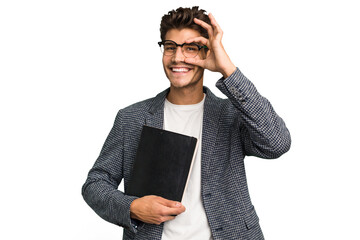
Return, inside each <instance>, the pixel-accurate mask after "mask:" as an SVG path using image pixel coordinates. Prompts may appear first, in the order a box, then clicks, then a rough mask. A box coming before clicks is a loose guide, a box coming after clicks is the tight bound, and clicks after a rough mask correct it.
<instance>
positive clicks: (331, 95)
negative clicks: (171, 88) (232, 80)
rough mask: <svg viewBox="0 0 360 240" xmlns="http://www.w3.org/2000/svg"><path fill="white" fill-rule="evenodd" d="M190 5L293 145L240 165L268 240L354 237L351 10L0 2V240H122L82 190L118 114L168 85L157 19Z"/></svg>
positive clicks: (312, 1) (355, 44) (355, 94)
mask: <svg viewBox="0 0 360 240" xmlns="http://www.w3.org/2000/svg"><path fill="white" fill-rule="evenodd" d="M193 5H199V6H200V7H201V8H204V9H206V10H207V11H208V12H212V13H213V14H214V16H215V18H216V19H217V21H218V23H219V24H220V26H221V27H222V28H223V30H224V33H225V34H224V39H223V43H224V45H225V48H226V50H227V52H228V54H229V55H230V57H231V59H232V61H233V62H234V63H235V64H236V65H237V66H238V67H239V68H240V69H241V70H242V72H243V73H244V74H245V75H246V76H247V77H248V78H249V79H250V80H252V82H253V83H254V84H255V85H256V86H257V88H258V90H259V92H260V93H261V94H262V95H264V96H265V97H267V98H268V99H269V100H270V101H271V102H272V104H273V106H274V108H275V110H276V111H277V112H278V113H279V115H280V116H281V117H282V118H283V119H284V120H285V122H286V124H287V126H288V128H289V129H290V132H291V134H292V140H293V142H292V148H291V150H290V152H289V153H287V154H285V155H284V156H282V157H281V158H280V159H278V160H274V161H273V160H262V159H257V158H248V159H247V160H246V165H247V175H248V181H249V187H250V192H251V196H252V200H253V203H254V205H255V207H256V209H257V212H258V215H259V217H260V219H261V220H260V223H261V226H262V228H263V231H264V234H265V237H266V239H267V240H304V239H306V240H308V239H311V240H312V239H314V240H318V239H360V233H359V231H358V227H359V216H360V208H359V203H360V197H359V183H360V177H359V170H360V164H359V160H360V157H359V149H360V148H359V140H358V136H359V134H360V131H359V122H360V118H359V100H360V99H359V85H358V82H359V81H360V73H359V67H360V57H359V56H360V47H359V46H360V44H359V43H360V34H359V33H360V31H359V29H360V27H359V23H360V14H359V6H357V1H355V0H354V1H351V0H341V1H340V0H339V1H332V0H327V1H325V0H323V1H321V0H303V1H289V0H287V1H285V0H283V1H281V0H274V1H265V0H258V1H256V0H252V1H250V0H249V1H225V0H222V1H91V0H90V1H89V0H86V1H85V0H84V1H80V0H62V1H50V0H48V1H45V0H43V1H40V0H34V1H17V0H12V1H10V0H8V1H5V0H3V1H1V2H0V80H1V85H0V104H1V108H0V114H1V118H0V149H1V151H0V158H1V165H0V178H1V179H0V184H1V188H0V191H1V197H0V218H1V222H2V223H1V232H0V238H1V239H84V240H89V239H93V240H95V239H109V240H110V239H114V240H115V239H121V236H122V229H121V228H119V227H117V226H115V225H113V224H110V223H107V222H105V221H104V220H102V219H101V218H100V217H98V216H97V215H96V214H95V213H94V212H93V211H92V210H91V209H90V208H89V207H88V206H87V205H86V203H85V202H84V201H83V199H82V196H81V186H82V184H83V183H84V181H85V179H86V176H87V172H88V171H89V169H90V168H91V166H92V165H93V163H94V161H95V160H96V158H97V156H98V154H99V152H100V149H101V147H102V144H103V142H104V141H105V138H106V136H107V134H108V132H109V131H110V128H111V127H112V124H113V121H114V119H115V115H116V113H117V111H118V110H119V109H120V108H123V107H125V106H127V105H129V104H131V103H134V102H137V101H140V100H143V99H146V98H149V97H152V96H154V95H155V94H157V93H158V92H160V91H162V90H163V89H165V88H166V87H168V85H169V83H168V80H167V79H166V77H165V75H164V73H163V70H162V64H161V54H160V51H159V49H158V45H157V42H158V41H159V40H160V33H159V24H160V19H161V17H162V15H163V14H165V13H167V11H169V10H171V9H174V8H177V7H179V6H193ZM218 78H220V75H219V74H218V73H209V72H206V75H205V85H207V86H209V87H210V88H211V90H212V91H213V92H215V93H216V94H217V95H218V96H221V97H224V96H223V95H222V94H221V93H220V92H219V91H218V90H217V89H216V88H215V82H216V80H217V79H218Z"/></svg>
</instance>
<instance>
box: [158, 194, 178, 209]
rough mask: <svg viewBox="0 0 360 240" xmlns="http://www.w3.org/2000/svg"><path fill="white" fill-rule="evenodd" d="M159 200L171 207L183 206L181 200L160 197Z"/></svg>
mask: <svg viewBox="0 0 360 240" xmlns="http://www.w3.org/2000/svg"><path fill="white" fill-rule="evenodd" d="M159 202H160V203H161V204H162V205H164V206H166V207H169V208H179V207H181V206H182V204H181V202H177V201H172V200H168V199H166V198H162V197H159Z"/></svg>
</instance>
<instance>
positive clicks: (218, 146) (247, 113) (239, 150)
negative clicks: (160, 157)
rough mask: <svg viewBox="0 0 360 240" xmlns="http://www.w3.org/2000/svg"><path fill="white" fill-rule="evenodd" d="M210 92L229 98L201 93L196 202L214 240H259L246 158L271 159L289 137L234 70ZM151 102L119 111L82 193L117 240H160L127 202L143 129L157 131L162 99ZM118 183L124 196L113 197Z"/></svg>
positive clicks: (283, 149)
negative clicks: (117, 232)
mask: <svg viewBox="0 0 360 240" xmlns="http://www.w3.org/2000/svg"><path fill="white" fill-rule="evenodd" d="M216 86H217V87H218V88H219V89H220V90H221V91H222V92H223V93H224V94H225V95H226V96H227V97H228V98H227V99H220V98H217V97H216V96H215V95H214V94H213V93H211V91H210V90H209V89H208V88H206V87H204V92H205V93H206V99H205V105H204V120H203V135H202V152H201V154H202V155H201V185H202V187H201V197H202V201H203V205H204V208H205V212H206V215H207V218H208V221H209V225H210V228H211V232H212V236H213V238H214V240H218V239H219V240H220V239H226V240H229V239H239V240H261V239H264V237H263V234H262V231H261V228H260V225H259V218H258V216H257V213H256V211H255V208H254V206H253V205H252V203H251V200H250V196H249V191H248V186H247V182H246V175H245V166H244V157H245V156H246V155H250V156H257V157H260V158H266V159H274V158H278V157H280V156H281V155H282V154H283V153H285V152H287V151H288V150H289V148H290V144H291V139H290V134H289V132H288V130H287V128H286V126H285V124H284V122H283V120H282V119H281V118H280V117H279V116H278V115H277V114H276V113H275V111H274V110H273V108H272V106H271V104H270V103H269V101H268V100H267V99H265V98H264V97H262V96H261V95H260V94H259V93H258V92H257V90H256V88H255V86H254V85H253V84H252V83H251V82H250V81H249V80H248V79H247V78H246V77H245V76H244V75H243V74H242V73H241V72H240V70H239V69H237V70H236V71H235V72H234V73H233V74H232V75H231V76H230V77H228V78H226V79H224V78H221V79H220V80H219V81H218V82H217V83H216ZM168 91H169V89H167V90H165V91H163V92H161V93H159V94H158V95H157V96H156V97H154V98H151V99H148V100H145V101H142V102H139V103H136V104H134V105H131V106H129V107H127V108H124V109H122V110H120V111H119V112H118V114H117V116H116V119H115V123H114V126H113V128H112V129H111V132H110V134H109V136H108V137H107V139H106V141H105V144H104V146H103V148H102V150H101V152H100V156H99V157H98V159H97V160H96V162H95V164H94V166H93V168H92V169H91V170H90V172H89V174H88V178H87V180H86V182H85V184H84V185H83V188H82V194H83V197H84V199H85V201H86V202H87V203H88V205H89V206H90V207H91V208H92V209H93V210H94V211H95V212H96V213H97V214H98V215H99V216H100V217H102V218H103V219H105V220H106V221H109V222H111V223H114V224H116V225H119V226H122V227H124V235H123V239H125V240H130V239H138V240H140V239H147V240H148V239H154V240H156V239H161V234H162V229H163V224H161V225H153V224H144V223H141V222H137V221H134V220H132V219H131V218H130V210H129V209H130V204H131V202H132V201H133V200H134V199H135V198H136V197H132V196H128V195H126V191H127V188H128V185H129V179H130V174H131V169H132V166H133V161H134V159H135V154H136V149H137V146H138V143H139V138H140V133H141V129H142V126H143V125H149V126H152V127H158V128H162V127H163V115H164V100H165V97H166V95H167V93H168ZM122 180H124V186H125V193H123V192H121V191H119V190H118V186H119V184H120V182H121V181H122Z"/></svg>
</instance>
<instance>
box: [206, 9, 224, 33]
mask: <svg viewBox="0 0 360 240" xmlns="http://www.w3.org/2000/svg"><path fill="white" fill-rule="evenodd" d="M209 18H210V22H211V25H212V26H213V28H214V30H216V31H217V32H219V33H222V29H221V28H220V25H219V24H218V23H217V22H216V20H215V17H214V15H212V13H209Z"/></svg>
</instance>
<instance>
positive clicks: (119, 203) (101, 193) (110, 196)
mask: <svg viewBox="0 0 360 240" xmlns="http://www.w3.org/2000/svg"><path fill="white" fill-rule="evenodd" d="M82 195H83V197H84V200H85V201H86V203H87V204H88V205H89V206H90V207H91V208H92V209H93V210H94V211H95V212H96V213H97V214H98V215H99V216H100V217H101V218H103V219H104V220H106V221H108V222H111V223H114V224H116V225H119V226H122V227H125V228H128V229H132V225H131V219H130V205H131V203H132V201H133V200H134V199H136V198H137V197H133V196H127V195H125V194H124V193H123V192H121V191H119V190H118V189H117V187H115V186H114V185H112V184H109V183H108V182H107V181H104V180H100V179H97V180H95V179H92V178H91V177H88V179H87V181H86V182H85V184H84V185H83V188H82Z"/></svg>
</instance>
